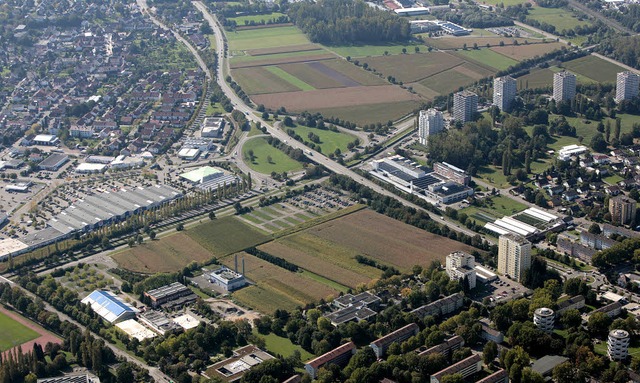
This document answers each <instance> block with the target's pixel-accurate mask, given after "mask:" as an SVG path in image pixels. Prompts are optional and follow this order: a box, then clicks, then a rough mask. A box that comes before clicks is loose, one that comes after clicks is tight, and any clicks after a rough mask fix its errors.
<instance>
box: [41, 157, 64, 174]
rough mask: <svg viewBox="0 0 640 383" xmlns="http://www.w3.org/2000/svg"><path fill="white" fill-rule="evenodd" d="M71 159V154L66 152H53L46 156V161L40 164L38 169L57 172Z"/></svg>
mask: <svg viewBox="0 0 640 383" xmlns="http://www.w3.org/2000/svg"><path fill="white" fill-rule="evenodd" d="M67 161H69V156H67V155H66V154H55V153H54V154H52V155H50V156H49V157H47V158H45V159H44V161H42V162H40V163H39V164H38V169H40V170H46V171H49V172H55V171H57V170H58V169H60V168H61V167H62V165H64V164H66V163H67Z"/></svg>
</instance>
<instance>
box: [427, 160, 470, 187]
mask: <svg viewBox="0 0 640 383" xmlns="http://www.w3.org/2000/svg"><path fill="white" fill-rule="evenodd" d="M433 172H434V173H436V174H438V175H441V176H443V177H445V178H447V179H449V180H451V181H453V182H457V183H459V184H461V185H465V186H468V185H469V181H471V176H470V175H469V173H467V172H465V171H464V170H462V169H460V168H458V167H456V166H453V165H451V164H449V163H446V162H436V163H434V164H433Z"/></svg>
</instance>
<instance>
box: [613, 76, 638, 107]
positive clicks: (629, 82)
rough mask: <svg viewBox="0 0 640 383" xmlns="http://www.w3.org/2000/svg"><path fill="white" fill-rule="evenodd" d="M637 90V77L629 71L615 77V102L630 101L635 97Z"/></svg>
mask: <svg viewBox="0 0 640 383" xmlns="http://www.w3.org/2000/svg"><path fill="white" fill-rule="evenodd" d="M639 88H640V76H639V75H637V74H635V73H633V72H630V71H627V72H620V73H618V75H617V76H616V98H615V100H616V102H620V101H624V100H630V99H632V98H634V97H637V96H638V92H639Z"/></svg>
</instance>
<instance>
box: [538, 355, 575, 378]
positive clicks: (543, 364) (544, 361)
mask: <svg viewBox="0 0 640 383" xmlns="http://www.w3.org/2000/svg"><path fill="white" fill-rule="evenodd" d="M567 360H569V358H566V357H564V356H560V355H545V356H543V357H542V358H540V359H538V360H536V361H535V362H533V366H531V368H532V369H533V371H535V372H537V373H538V374H540V375H542V376H544V375H548V374H549V373H551V371H552V370H553V369H554V368H555V367H556V366H557V365H559V364H562V363H564V362H566V361H567Z"/></svg>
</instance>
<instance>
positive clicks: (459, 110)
mask: <svg viewBox="0 0 640 383" xmlns="http://www.w3.org/2000/svg"><path fill="white" fill-rule="evenodd" d="M477 111H478V95H477V94H475V93H473V92H470V91H468V90H463V91H462V92H458V93H456V94H454V95H453V119H454V120H456V121H460V122H462V123H465V122H468V121H471V120H472V119H473V116H474V115H475V114H476V112H477Z"/></svg>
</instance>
